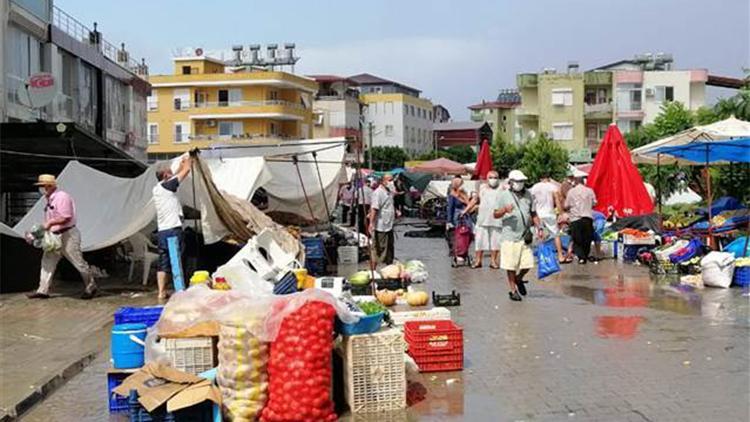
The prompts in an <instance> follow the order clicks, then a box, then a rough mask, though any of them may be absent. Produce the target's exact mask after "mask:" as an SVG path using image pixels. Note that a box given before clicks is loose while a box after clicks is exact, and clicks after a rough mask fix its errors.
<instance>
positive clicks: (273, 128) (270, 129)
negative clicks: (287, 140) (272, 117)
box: [268, 122, 279, 135]
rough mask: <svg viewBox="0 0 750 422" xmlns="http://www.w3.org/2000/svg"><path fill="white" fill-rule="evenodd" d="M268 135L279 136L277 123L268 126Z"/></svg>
mask: <svg viewBox="0 0 750 422" xmlns="http://www.w3.org/2000/svg"><path fill="white" fill-rule="evenodd" d="M268 133H269V135H278V134H279V125H278V124H277V123H276V122H271V123H269V124H268Z"/></svg>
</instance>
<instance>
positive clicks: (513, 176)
mask: <svg viewBox="0 0 750 422" xmlns="http://www.w3.org/2000/svg"><path fill="white" fill-rule="evenodd" d="M508 180H515V181H519V182H521V181H524V180H529V178H528V177H526V175H525V174H523V172H522V171H521V170H511V172H510V173H509V174H508Z"/></svg>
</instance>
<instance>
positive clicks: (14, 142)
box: [0, 122, 147, 192]
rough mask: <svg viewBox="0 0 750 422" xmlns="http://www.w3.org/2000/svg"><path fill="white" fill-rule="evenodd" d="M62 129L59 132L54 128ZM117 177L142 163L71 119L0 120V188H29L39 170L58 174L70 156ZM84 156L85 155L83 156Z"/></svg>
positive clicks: (137, 170) (136, 169)
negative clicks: (56, 121)
mask: <svg viewBox="0 0 750 422" xmlns="http://www.w3.org/2000/svg"><path fill="white" fill-rule="evenodd" d="M58 125H64V128H63V126H60V129H64V130H63V131H62V133H61V132H59V131H58ZM70 157H80V158H78V159H77V161H79V162H81V163H83V164H86V165H87V166H89V167H93V168H94V169H97V170H99V171H102V172H104V173H107V174H109V175H112V176H118V177H135V176H138V175H140V174H141V173H143V171H144V170H146V167H147V166H146V164H145V163H143V162H140V161H138V160H136V159H135V158H133V157H132V156H130V155H129V154H128V153H126V152H125V151H123V150H121V149H119V148H117V147H116V146H115V145H112V144H110V143H108V142H106V141H105V140H103V139H101V138H100V137H98V136H97V135H95V134H93V133H91V132H89V131H87V130H86V129H83V128H82V127H81V126H78V125H77V124H75V123H70V122H68V123H48V122H39V123H2V124H0V190H2V191H3V192H30V191H32V190H34V189H35V188H34V186H33V184H34V183H35V182H36V180H37V176H38V175H39V174H43V173H46V174H60V173H61V172H62V170H63V169H64V168H65V166H66V165H67V164H68V162H70V161H71V160H72V159H73V158H70ZM82 157H86V158H88V159H84V158H82Z"/></svg>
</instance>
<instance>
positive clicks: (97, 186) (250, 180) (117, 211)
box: [3, 157, 270, 251]
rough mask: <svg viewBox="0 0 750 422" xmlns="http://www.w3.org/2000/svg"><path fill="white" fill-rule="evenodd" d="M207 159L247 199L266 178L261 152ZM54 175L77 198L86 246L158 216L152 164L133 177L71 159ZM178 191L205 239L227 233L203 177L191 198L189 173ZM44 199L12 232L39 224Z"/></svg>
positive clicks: (114, 239) (102, 243)
mask: <svg viewBox="0 0 750 422" xmlns="http://www.w3.org/2000/svg"><path fill="white" fill-rule="evenodd" d="M208 165H209V168H211V172H212V176H213V178H214V180H215V181H217V186H220V188H221V189H222V190H223V191H225V192H228V193H231V194H233V195H235V196H238V197H240V198H244V199H246V200H247V199H249V198H250V197H251V196H252V193H253V192H254V190H255V189H256V188H257V187H258V186H259V185H261V184H262V183H263V182H264V181H267V180H268V178H270V174H269V173H268V170H267V169H266V167H265V160H264V159H263V158H260V157H255V158H254V157H247V158H232V159H225V160H208ZM57 180H58V186H59V187H60V189H62V190H64V191H66V192H68V193H69V194H70V195H71V196H72V197H73V199H74V201H75V204H76V219H77V227H78V229H79V230H80V231H81V247H82V249H83V250H84V251H93V250H97V249H102V248H106V247H108V246H111V245H114V244H116V243H118V242H120V241H122V240H125V239H127V238H128V237H130V236H132V235H133V234H135V233H136V232H138V231H140V230H142V229H144V228H145V227H146V226H148V225H149V224H150V223H151V222H152V221H154V219H155V218H156V210H155V209H154V204H153V197H152V193H151V191H152V189H153V188H154V186H155V185H156V183H157V180H156V176H155V166H151V167H149V168H148V169H147V170H146V171H145V172H144V173H143V174H141V175H140V176H138V177H136V178H122V177H115V176H111V175H109V174H106V173H103V172H101V171H98V170H95V169H93V168H91V167H89V166H86V165H85V164H81V163H80V162H78V161H71V162H69V163H68V165H67V166H65V168H64V169H63V171H62V173H60V175H59V176H58V178H57ZM218 181H220V182H218ZM219 183H221V184H219ZM178 194H179V195H180V199H181V201H182V203H183V205H187V206H191V207H192V206H193V204H194V203H195V206H196V208H197V209H199V210H200V211H201V212H202V214H201V219H202V221H201V226H202V229H203V236H204V239H205V242H206V243H215V242H217V241H219V240H221V239H222V238H223V237H224V235H226V234H228V232H227V230H226V228H225V227H224V226H223V225H222V224H221V222H220V221H219V219H218V216H217V215H216V213H215V211H214V210H213V207H211V206H209V205H210V200H208V193H207V191H206V188H205V186H204V185H203V183H202V181H201V180H196V183H195V201H193V184H192V181H191V179H190V177H188V178H187V179H185V180H184V181H183V182H182V183H181V184H180V189H179V191H178ZM44 205H45V201H44V200H39V201H37V203H36V204H35V205H34V206H33V207H32V208H31V210H30V211H29V212H28V213H27V214H26V215H25V216H24V218H23V219H22V220H21V221H20V222H19V223H18V224H16V225H15V226H14V227H13V229H12V231H13V233H14V234H15V235H16V236H18V237H21V236H23V234H24V233H25V232H27V231H29V230H30V229H31V226H33V225H34V224H40V223H41V222H42V221H43V220H44V217H43V213H44ZM5 232H6V230H5V229H3V233H5ZM5 234H9V233H5Z"/></svg>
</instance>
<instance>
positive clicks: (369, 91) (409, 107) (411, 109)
mask: <svg viewBox="0 0 750 422" xmlns="http://www.w3.org/2000/svg"><path fill="white" fill-rule="evenodd" d="M349 79H352V80H354V81H355V82H357V83H358V84H359V90H360V100H361V101H362V103H363V105H364V111H363V117H364V119H363V120H364V125H363V126H362V131H363V133H362V139H363V141H364V143H365V145H370V144H371V145H372V146H373V147H375V146H395V147H400V148H403V149H404V150H406V151H407V152H408V153H410V154H418V153H422V152H425V151H430V150H431V149H432V145H433V139H432V124H433V104H432V102H430V101H429V100H427V99H424V98H420V97H419V94H420V91H419V90H417V89H414V88H411V87H408V86H405V85H402V84H399V83H397V82H393V81H389V80H387V79H383V78H379V77H377V76H373V75H369V74H362V75H357V76H352V77H350V78H349Z"/></svg>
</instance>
